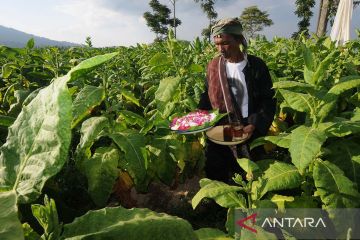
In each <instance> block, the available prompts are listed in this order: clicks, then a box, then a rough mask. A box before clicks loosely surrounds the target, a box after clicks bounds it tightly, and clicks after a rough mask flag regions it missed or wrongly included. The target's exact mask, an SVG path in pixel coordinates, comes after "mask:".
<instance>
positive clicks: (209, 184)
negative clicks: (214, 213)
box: [191, 179, 246, 208]
mask: <svg viewBox="0 0 360 240" xmlns="http://www.w3.org/2000/svg"><path fill="white" fill-rule="evenodd" d="M201 181H202V183H201V182H200V185H202V186H201V189H200V190H199V192H197V193H196V195H195V196H194V197H193V199H192V201H191V204H192V207H193V208H196V206H197V205H198V204H199V203H200V201H201V200H202V199H203V198H206V197H207V198H212V199H214V200H215V201H216V199H217V198H219V197H221V196H224V195H226V196H225V198H226V199H228V202H227V201H223V200H224V198H220V200H221V202H220V203H221V204H226V205H227V204H229V205H232V203H234V204H236V205H238V207H245V206H246V204H245V202H244V199H243V197H240V196H241V195H238V194H236V192H237V191H239V190H241V188H240V187H237V186H230V185H227V184H226V183H223V182H219V181H215V180H210V179H202V180H201ZM218 203H219V202H218ZM220 203H219V204H220ZM230 203H231V204H230ZM223 207H224V206H223ZM226 207H234V206H226Z"/></svg>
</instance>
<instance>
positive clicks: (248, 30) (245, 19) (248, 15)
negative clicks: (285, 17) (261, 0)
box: [240, 6, 274, 38]
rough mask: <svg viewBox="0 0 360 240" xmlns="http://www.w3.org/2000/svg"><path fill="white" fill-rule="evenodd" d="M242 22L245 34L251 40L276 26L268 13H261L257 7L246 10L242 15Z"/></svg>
mask: <svg viewBox="0 0 360 240" xmlns="http://www.w3.org/2000/svg"><path fill="white" fill-rule="evenodd" d="M240 20H241V22H242V24H243V28H244V32H245V34H246V35H247V37H249V38H253V37H256V36H257V35H258V34H257V32H260V31H262V30H263V29H264V27H268V26H271V25H273V24H274V22H273V21H272V20H271V19H270V18H269V14H268V13H267V12H266V11H261V10H260V9H259V8H258V7H257V6H251V7H248V8H245V9H244V11H243V12H242V13H241V16H240Z"/></svg>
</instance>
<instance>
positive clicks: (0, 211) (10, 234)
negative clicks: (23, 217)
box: [0, 190, 24, 240]
mask: <svg viewBox="0 0 360 240" xmlns="http://www.w3.org/2000/svg"><path fill="white" fill-rule="evenodd" d="M16 202H17V200H16V192H15V191H14V190H12V191H8V192H0V239H2V240H13V239H19V240H21V239H24V233H23V230H22V226H21V223H20V221H19V219H18V208H17V205H16Z"/></svg>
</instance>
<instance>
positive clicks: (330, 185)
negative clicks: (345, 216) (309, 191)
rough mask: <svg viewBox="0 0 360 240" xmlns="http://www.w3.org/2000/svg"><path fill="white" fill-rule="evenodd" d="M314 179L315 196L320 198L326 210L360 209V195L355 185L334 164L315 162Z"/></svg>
mask: <svg viewBox="0 0 360 240" xmlns="http://www.w3.org/2000/svg"><path fill="white" fill-rule="evenodd" d="M313 177H314V183H315V187H316V189H317V190H316V192H315V195H316V196H320V198H321V201H322V202H323V205H324V207H325V208H356V207H359V205H360V204H359V203H360V194H359V192H358V191H357V190H356V186H355V184H354V183H353V182H352V181H351V180H349V179H348V178H347V177H345V175H344V172H343V171H342V170H341V169H340V168H339V167H337V166H336V165H334V164H333V163H330V162H328V161H321V160H318V161H315V164H314V170H313Z"/></svg>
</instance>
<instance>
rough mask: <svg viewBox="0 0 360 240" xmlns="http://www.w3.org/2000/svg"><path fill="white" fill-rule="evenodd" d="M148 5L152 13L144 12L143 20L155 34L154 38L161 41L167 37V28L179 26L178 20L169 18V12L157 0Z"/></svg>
mask: <svg viewBox="0 0 360 240" xmlns="http://www.w3.org/2000/svg"><path fill="white" fill-rule="evenodd" d="M149 5H150V7H151V9H152V11H153V13H151V12H145V13H144V15H143V16H144V18H145V20H146V25H147V26H148V27H149V28H150V29H151V31H153V32H154V33H155V34H156V38H157V39H159V40H161V39H163V38H165V37H166V36H167V33H168V26H169V25H170V26H172V27H177V26H178V25H180V24H181V21H180V19H178V18H175V19H174V18H170V13H171V10H170V9H169V8H168V7H167V6H166V5H163V4H161V3H159V1H158V0H151V1H150V2H149Z"/></svg>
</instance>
